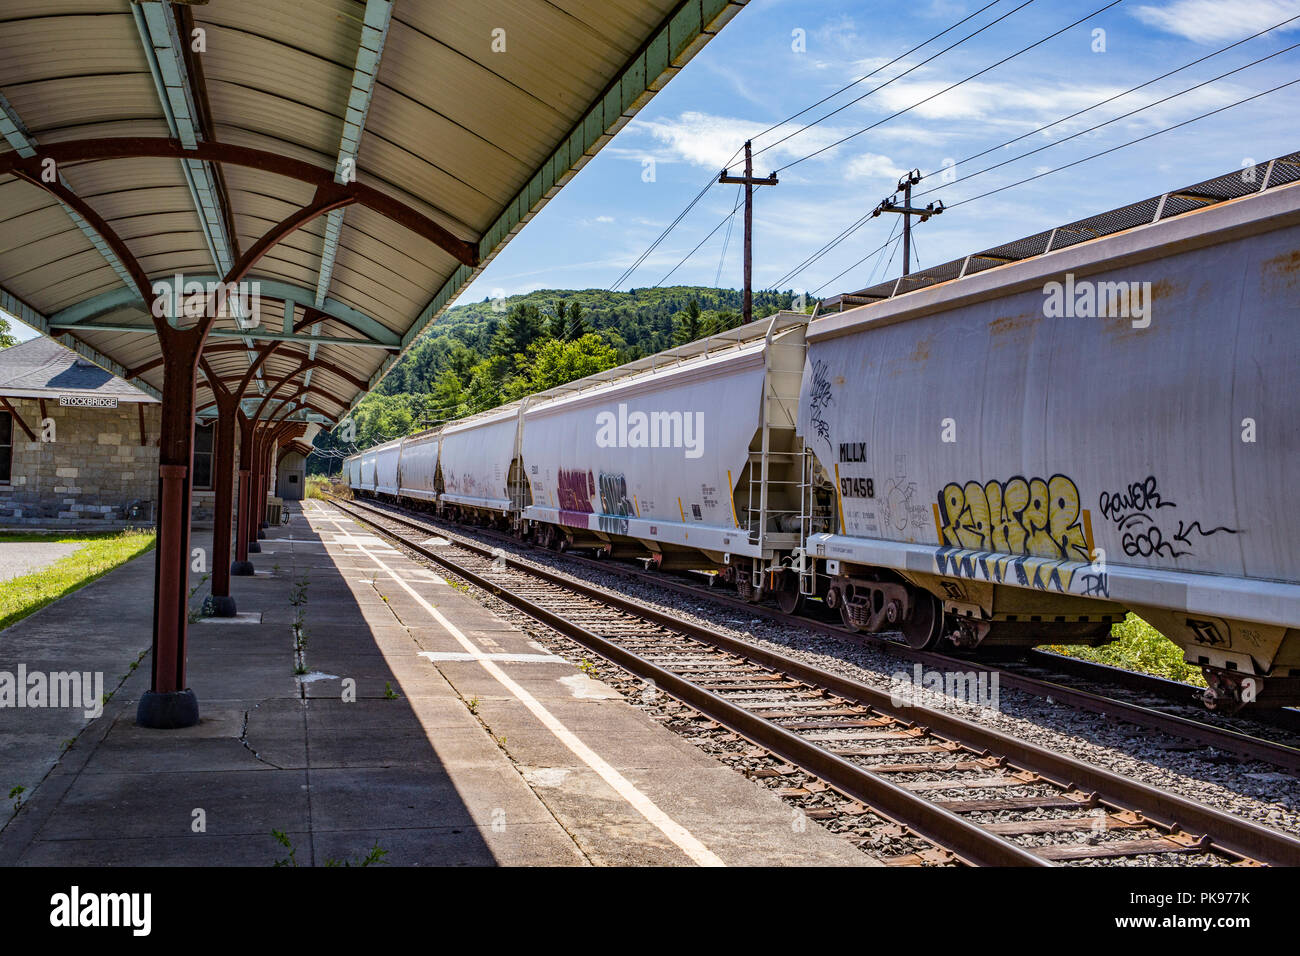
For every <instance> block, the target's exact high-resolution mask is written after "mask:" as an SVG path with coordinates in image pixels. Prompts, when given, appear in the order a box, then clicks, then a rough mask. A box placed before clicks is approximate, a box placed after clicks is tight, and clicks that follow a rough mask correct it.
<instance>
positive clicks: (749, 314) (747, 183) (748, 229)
mask: <svg viewBox="0 0 1300 956" xmlns="http://www.w3.org/2000/svg"><path fill="white" fill-rule="evenodd" d="M718 182H720V183H738V184H739V185H742V186H744V187H745V296H744V300H743V301H744V305H743V311H744V321H745V322H747V323H748V322H753V321H754V250H753V231H754V187H755V186H775V185H776V184H777V178H776V173H771V174H769V175H768V177H767V178H766V179H755V178H754V157H753V155H752V154H751V153H750V151H749V140H745V175H743V176H728V175H727V171H726V170H725V169H724V170H723V171H722V174H721V175H720V176H718Z"/></svg>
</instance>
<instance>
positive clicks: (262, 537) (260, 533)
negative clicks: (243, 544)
mask: <svg viewBox="0 0 1300 956" xmlns="http://www.w3.org/2000/svg"><path fill="white" fill-rule="evenodd" d="M265 527H266V526H265V525H263V526H262V527H261V528H258V529H257V538H258V540H259V541H265V540H266V531H265V530H263V529H264V528H265Z"/></svg>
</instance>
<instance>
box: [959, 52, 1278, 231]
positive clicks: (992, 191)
mask: <svg viewBox="0 0 1300 956" xmlns="http://www.w3.org/2000/svg"><path fill="white" fill-rule="evenodd" d="M1297 83H1300V77H1297V78H1296V79H1294V80H1290V81H1289V82H1286V83H1282V84H1279V85H1278V86H1275V87H1273V88H1272V89H1268V90H1263V91H1262V92H1259V93H1255V94H1253V95H1251V96H1247V97H1244V98H1242V99H1239V100H1237V101H1236V102H1235V103H1229V104H1227V105H1226V106H1220V107H1219V108H1218V109H1213V110H1209V111H1208V112H1205V113H1202V114H1201V115H1200V116H1193V117H1192V118H1191V119H1186V120H1183V121H1182V122H1181V123H1175V124H1174V125H1172V126H1166V127H1165V128H1164V129H1158V130H1156V131H1155V132H1153V133H1147V134H1146V135H1145V136H1139V137H1138V138H1137V139H1131V140H1129V141H1128V142H1127V143H1120V144H1119V145H1118V146H1112V147H1110V148H1109V149H1103V150H1101V151H1100V152H1097V153H1093V154H1092V155H1091V156H1084V157H1083V158H1082V159H1076V160H1075V161H1074V162H1072V163H1066V164H1065V165H1064V166H1057V167H1056V168H1055V169H1048V170H1045V171H1044V172H1041V173H1037V174H1035V175H1033V176H1027V177H1025V178H1024V179H1021V180H1019V181H1017V182H1014V183H1008V184H1007V185H1005V186H999V187H998V188H997V189H990V190H989V191H988V192H984V193H980V194H979V195H978V196H971V197H970V198H969V199H963V200H961V201H959V202H955V203H953V204H952V205H951V206H949V207H948V208H949V209H955V208H957V207H958V206H964V205H966V204H967V203H972V202H974V201H975V200H977V199H983V198H984V197H986V196H992V195H995V194H996V193H1000V192H1004V191H1005V190H1008V189H1014V188H1015V187H1016V186H1023V185H1024V184H1025V183H1031V182H1033V181H1034V180H1036V179H1042V178H1043V177H1044V176H1050V175H1052V173H1059V172H1061V171H1062V170H1065V169H1070V168H1071V167H1074V166H1078V165H1079V164H1080V163H1086V162H1087V161H1088V160H1090V159H1096V158H1097V157H1099V156H1106V155H1108V154H1110V153H1113V152H1116V151H1117V150H1121V149H1124V148H1125V147H1127V146H1133V145H1135V144H1137V143H1141V142H1145V141H1146V140H1148V139H1151V138H1152V137H1154V136H1159V135H1160V134H1161V133H1169V132H1172V131H1173V130H1176V129H1181V128H1182V127H1184V126H1189V125H1191V124H1192V123H1196V122H1198V121H1200V120H1203V119H1206V118H1207V117H1210V116H1214V115H1215V114H1216V113H1222V112H1223V111H1224V110H1230V109H1232V108H1233V107H1234V106H1241V105H1242V104H1243V103H1249V102H1250V101H1251V100H1257V99H1259V98H1260V97H1261V96H1268V95H1269V94H1270V93H1276V92H1277V91H1278V90H1283V89H1286V88H1287V87H1288V86H1294V85H1295V84H1297Z"/></svg>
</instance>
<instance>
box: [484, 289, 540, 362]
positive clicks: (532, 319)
mask: <svg viewBox="0 0 1300 956" xmlns="http://www.w3.org/2000/svg"><path fill="white" fill-rule="evenodd" d="M541 334H542V313H541V310H540V309H538V308H537V306H535V305H533V304H532V303H530V302H524V303H520V304H519V305H516V306H515V307H514V308H512V309H511V310H510V311H509V312H507V313H506V318H505V321H504V322H502V323H501V325H500V327H499V328H498V329H497V331H496V335H495V336H494V337H493V339H492V351H493V352H494V353H495V354H496V355H503V356H507V357H509V358H512V359H515V361H516V362H518V361H519V359H516V358H515V356H523V355H524V354H525V353H526V352H527V351H528V346H530V345H532V344H533V342H534V341H535V340H536V339H537V338H538V337H539V336H541Z"/></svg>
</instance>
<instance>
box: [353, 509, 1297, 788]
mask: <svg viewBox="0 0 1300 956" xmlns="http://www.w3.org/2000/svg"><path fill="white" fill-rule="evenodd" d="M353 503H354V504H360V505H363V506H364V507H367V508H374V509H377V511H378V513H381V514H386V515H392V516H395V517H398V518H406V519H414V520H418V521H420V522H423V526H424V527H426V528H427V529H429V530H430V531H431V532H432V531H434V530H437V531H438V532H439V533H442V532H446V531H448V528H447V525H446V523H445V522H443V521H441V520H438V519H432V518H431V517H430V516H426V515H419V514H417V513H415V512H410V511H407V510H406V509H402V508H400V507H397V506H391V505H382V506H378V505H376V504H374V503H371V502H353ZM471 530H472V531H473V533H475V534H480V535H483V536H486V537H489V538H492V539H494V540H499V541H501V542H502V543H503V544H505V545H509V546H512V547H518V546H519V544H520V542H519V541H518V539H516V538H514V537H512V536H510V535H507V534H503V533H502V532H499V531H495V530H490V529H484V528H473V529H471ZM548 554H550V555H552V556H554V557H559V556H560V555H558V554H555V553H553V552H548ZM563 558H564V559H566V560H568V561H572V562H574V563H575V564H578V565H580V566H583V567H589V568H591V569H592V570H595V571H598V572H601V573H605V574H614V575H617V576H620V577H624V578H627V579H629V580H632V581H636V582H638V583H642V584H646V585H649V586H652V587H658V588H665V589H668V590H671V591H675V592H677V593H679V594H685V595H688V596H690V597H693V598H697V599H699V600H706V601H712V602H715V603H717V604H720V605H723V606H726V607H732V608H735V609H736V610H738V611H740V612H743V613H745V614H747V615H749V616H751V617H762V618H765V619H767V620H772V621H779V622H782V623H789V622H790V620H791V618H790V616H789V615H787V614H785V613H783V612H782V611H780V610H778V609H777V608H774V607H768V606H765V605H762V604H752V603H749V602H747V601H744V600H741V599H740V598H738V597H734V596H732V595H730V594H727V593H725V592H722V591H720V590H719V589H716V588H712V587H709V586H707V585H698V584H693V583H688V582H686V581H684V580H682V579H680V578H678V577H673V576H669V575H666V574H663V573H657V572H649V571H642V570H640V569H638V568H634V567H629V566H626V565H624V564H618V563H612V562H609V561H602V560H597V559H593V558H589V557H585V556H583V555H579V554H575V553H573V552H566V553H564V554H563ZM794 620H795V621H796V622H797V623H798V625H799V626H800V627H804V628H806V629H807V630H810V631H814V632H817V633H821V634H826V635H828V636H831V637H834V638H836V639H838V640H844V641H848V642H851V643H856V644H862V645H867V646H870V647H874V648H877V649H879V650H881V651H883V652H885V653H887V654H890V655H891V656H894V657H898V658H899V659H900V660H904V661H907V662H908V663H909V664H921V665H922V667H923V668H928V669H932V670H940V671H942V670H970V669H971V668H975V669H976V672H977V673H981V672H987V673H993V672H994V671H996V672H997V674H998V681H999V686H1000V687H1001V688H1007V689H1012V690H1019V691H1023V692H1025V693H1028V694H1032V695H1034V696H1036V697H1040V698H1050V699H1051V700H1052V701H1054V702H1056V703H1059V704H1063V705H1066V706H1068V707H1071V708H1074V709H1076V710H1084V711H1088V712H1091V713H1096V714H1102V715H1105V716H1108V717H1112V718H1115V719H1117V720H1122V721H1125V722H1126V723H1130V724H1133V725H1134V726H1137V727H1144V728H1146V729H1148V730H1154V731H1157V732H1159V733H1164V734H1169V735H1171V736H1174V737H1179V738H1182V739H1183V740H1186V741H1189V742H1190V743H1193V744H1197V745H1200V746H1207V747H1213V748H1215V749H1217V750H1219V751H1221V752H1223V753H1229V754H1234V755H1236V756H1237V757H1240V758H1242V759H1248V760H1258V761H1261V762H1263V763H1268V764H1271V765H1273V766H1274V767H1277V768H1279V769H1282V770H1286V771H1288V772H1290V773H1293V774H1300V748H1298V747H1296V746H1292V745H1291V744H1289V743H1284V742H1281V741H1278V740H1273V739H1268V738H1265V737H1260V736H1257V735H1255V734H1251V733H1247V732H1245V731H1243V730H1241V729H1238V728H1237V727H1234V726H1231V725H1232V724H1237V725H1240V719H1237V718H1232V717H1225V716H1222V715H1216V714H1212V713H1211V712H1209V711H1206V710H1205V709H1204V708H1203V707H1202V706H1201V705H1200V703H1199V702H1198V700H1197V699H1196V698H1195V696H1194V695H1195V693H1196V689H1195V688H1192V687H1190V686H1189V685H1187V684H1180V683H1178V682H1176V681H1171V680H1166V679H1164V678H1160V677H1154V676H1152V675H1148V674H1138V673H1134V672H1132V671H1125V670H1120V669H1119V668H1115V667H1109V666H1107V665H1105V664H1096V663H1094V662H1092V661H1085V660H1081V659H1078V658H1067V657H1062V656H1061V655H1057V654H1050V653H1046V652H1041V651H1031V652H1030V654H1029V655H1028V657H1027V661H1026V663H1025V664H1024V665H1019V664H1015V663H1010V662H1007V663H1001V664H993V663H992V662H989V661H986V660H978V661H977V660H973V659H972V658H970V657H961V656H953V655H949V654H943V653H939V652H936V651H918V650H914V649H913V648H910V647H908V646H907V645H906V644H904V643H902V642H900V641H896V640H891V639H890V638H888V637H885V636H883V635H879V634H864V633H855V632H853V631H849V630H848V629H846V628H844V627H843V626H841V625H840V624H838V623H829V622H827V621H824V620H818V619H816V618H815V617H810V616H805V615H800V616H798V617H796V618H794ZM1032 671H1039V672H1044V671H1045V672H1047V673H1048V674H1050V675H1051V676H1036V675H1035V674H1034V673H1032ZM1072 677H1073V678H1076V679H1081V680H1084V681H1087V682H1088V683H1090V684H1092V685H1094V686H1096V685H1102V686H1108V685H1111V684H1114V685H1117V686H1118V687H1119V688H1121V689H1122V690H1123V691H1124V692H1126V693H1128V694H1131V695H1133V697H1134V698H1136V699H1123V698H1120V697H1116V696H1114V695H1113V694H1112V693H1110V692H1107V693H1098V692H1096V691H1093V690H1088V689H1086V688H1082V687H1078V686H1075V685H1072V684H1066V683H1062V682H1061V681H1062V679H1065V680H1069V679H1071V678H1072ZM1169 708H1173V709H1174V710H1176V711H1181V712H1171V710H1170V709H1169ZM1243 716H1244V717H1245V718H1246V719H1250V720H1255V721H1257V722H1259V723H1268V724H1269V725H1270V726H1273V727H1276V728H1280V729H1281V730H1283V731H1284V732H1286V733H1287V734H1291V735H1296V736H1300V711H1296V710H1293V709H1282V710H1278V711H1260V712H1258V713H1257V712H1254V711H1252V712H1250V713H1249V714H1247V715H1243ZM1210 721H1214V722H1213V723H1211V722H1210Z"/></svg>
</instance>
